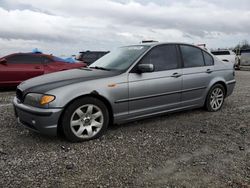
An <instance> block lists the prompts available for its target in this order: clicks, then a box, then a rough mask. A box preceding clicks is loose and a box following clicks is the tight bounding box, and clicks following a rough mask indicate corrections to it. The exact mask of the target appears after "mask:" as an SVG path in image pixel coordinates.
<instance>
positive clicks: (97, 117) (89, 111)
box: [70, 104, 104, 139]
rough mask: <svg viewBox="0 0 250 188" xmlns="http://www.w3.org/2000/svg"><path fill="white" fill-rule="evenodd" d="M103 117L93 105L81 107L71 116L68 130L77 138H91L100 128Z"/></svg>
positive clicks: (99, 110)
mask: <svg viewBox="0 0 250 188" xmlns="http://www.w3.org/2000/svg"><path fill="white" fill-rule="evenodd" d="M103 123H104V116H103V113H102V110H101V109H100V108H99V107H97V106H96V105H93V104H86V105H83V106H81V107H79V108H77V109H76V110H75V112H74V113H73V114H72V116H71V120H70V128H71V130H72V132H73V133H74V135H75V136H77V137H78V138H86V139H88V138H92V137H93V136H95V135H96V134H97V133H98V132H99V131H100V130H101V128H102V126H103Z"/></svg>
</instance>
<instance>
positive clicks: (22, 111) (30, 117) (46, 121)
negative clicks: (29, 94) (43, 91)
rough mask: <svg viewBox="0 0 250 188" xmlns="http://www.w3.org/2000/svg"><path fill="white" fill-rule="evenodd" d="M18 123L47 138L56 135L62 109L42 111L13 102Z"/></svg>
mask: <svg viewBox="0 0 250 188" xmlns="http://www.w3.org/2000/svg"><path fill="white" fill-rule="evenodd" d="M13 105H14V111H15V115H16V117H17V119H18V121H19V122H20V123H21V124H22V125H24V126H25V127H26V128H28V129H30V130H32V131H35V132H39V133H42V134H45V135H49V136H56V135H57V126H58V121H59V118H60V115H61V113H62V110H63V109H62V108H55V109H42V108H36V107H32V106H28V105H25V104H22V103H19V102H18V101H17V98H16V97H15V98H14V100H13Z"/></svg>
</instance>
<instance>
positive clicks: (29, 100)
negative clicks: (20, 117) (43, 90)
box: [24, 93, 56, 107]
mask: <svg viewBox="0 0 250 188" xmlns="http://www.w3.org/2000/svg"><path fill="white" fill-rule="evenodd" d="M55 98H56V97H55V96H53V95H47V94H40V93H29V94H27V95H26V96H25V99H24V103H25V104H28V105H30V106H36V107H44V106H45V105H46V104H49V103H51V102H52V101H54V100H55Z"/></svg>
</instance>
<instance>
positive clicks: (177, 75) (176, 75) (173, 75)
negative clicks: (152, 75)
mask: <svg viewBox="0 0 250 188" xmlns="http://www.w3.org/2000/svg"><path fill="white" fill-rule="evenodd" d="M180 76H181V74H180V73H178V72H175V73H174V74H172V76H171V77H174V78H178V77H180Z"/></svg>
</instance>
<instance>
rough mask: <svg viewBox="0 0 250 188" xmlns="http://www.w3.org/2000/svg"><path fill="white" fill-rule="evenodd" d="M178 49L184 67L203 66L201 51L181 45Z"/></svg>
mask: <svg viewBox="0 0 250 188" xmlns="http://www.w3.org/2000/svg"><path fill="white" fill-rule="evenodd" d="M180 48H181V53H182V58H183V61H184V67H201V66H204V60H203V55H202V51H201V49H199V48H196V47H193V46H187V45H181V46H180Z"/></svg>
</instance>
